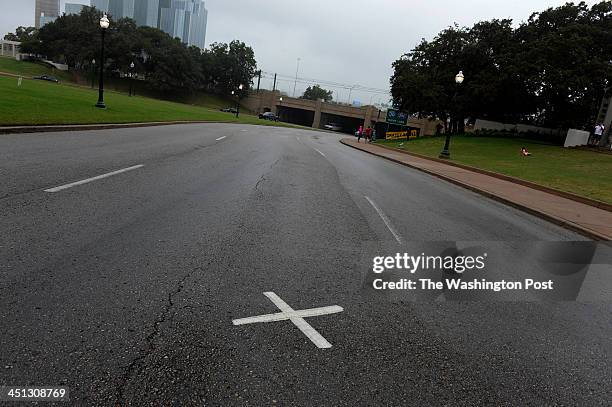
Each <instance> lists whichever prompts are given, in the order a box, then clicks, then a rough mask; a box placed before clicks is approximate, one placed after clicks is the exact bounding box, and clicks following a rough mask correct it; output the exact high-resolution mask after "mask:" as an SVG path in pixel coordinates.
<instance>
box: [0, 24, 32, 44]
mask: <svg viewBox="0 0 612 407" xmlns="http://www.w3.org/2000/svg"><path fill="white" fill-rule="evenodd" d="M36 33H37V31H36V28H34V27H22V26H19V27H17V29H16V30H15V32H14V33H8V34H6V35H5V36H4V39H5V40H7V41H18V42H26V41H30V40H32V39H33V38H34V37H35V36H36Z"/></svg>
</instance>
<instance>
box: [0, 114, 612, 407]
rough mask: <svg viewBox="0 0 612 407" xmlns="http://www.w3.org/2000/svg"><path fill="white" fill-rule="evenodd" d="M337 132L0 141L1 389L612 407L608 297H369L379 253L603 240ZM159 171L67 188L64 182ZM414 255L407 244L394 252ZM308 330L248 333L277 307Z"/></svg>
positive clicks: (148, 398)
mask: <svg viewBox="0 0 612 407" xmlns="http://www.w3.org/2000/svg"><path fill="white" fill-rule="evenodd" d="M338 139H339V137H338V136H336V135H334V134H330V133H317V132H312V131H303V130H294V129H280V128H269V127H266V128H259V127H254V126H240V125H221V124H219V125H217V124H210V125H181V126H170V127H154V128H138V129H121V130H112V131H89V132H83V133H47V134H28V135H6V136H0V214H1V215H0V230H1V231H2V233H1V234H0V259H1V260H0V310H1V313H0V326H1V329H0V385H12V386H26V385H29V386H34V385H36V386H51V385H53V386H60V385H63V386H68V387H69V388H70V397H71V404H74V405H87V406H94V405H102V406H104V405H107V406H110V405H113V404H115V403H120V404H122V405H123V404H130V405H177V406H178V405H223V406H227V405H253V406H261V405H275V404H278V405H283V406H287V405H308V406H322V405H346V406H357V405H363V406H373V405H398V406H399V405H402V406H403V405H415V406H425V405H521V406H526V405H534V406H543V405H568V406H570V405H571V406H574V405H584V406H587V405H588V406H597V405H602V406H603V405H609V403H610V400H611V399H612V381H611V380H612V379H611V378H612V368H611V363H610V362H611V353H612V346H610V345H611V340H610V338H611V337H612V322H611V318H610V315H611V314H610V312H611V311H612V307H611V306H610V304H609V302H608V303H605V302H600V303H593V304H589V303H582V302H552V303H549V302H425V303H411V302H405V301H396V300H393V299H390V298H387V297H384V296H383V297H381V296H372V295H368V293H366V292H364V290H363V276H362V275H361V274H360V272H359V271H358V270H359V268H360V266H361V263H362V262H363V261H364V258H363V253H364V251H367V248H368V246H369V245H372V244H374V245H377V246H379V247H385V246H386V245H393V244H395V240H396V237H399V238H400V239H402V240H404V241H421V242H427V241H455V240H461V241H505V242H525V241H537V240H545V241H563V240H583V239H584V238H583V237H581V236H579V235H576V234H574V233H572V232H569V231H567V230H564V229H562V228H560V227H558V226H555V225H552V224H550V223H547V222H545V221H542V220H540V219H537V218H535V217H532V216H530V215H527V214H525V213H522V212H520V211H518V210H515V209H513V208H510V207H507V206H504V205H502V204H500V203H497V202H494V201H492V200H489V199H487V198H484V197H482V196H480V195H477V194H474V193H472V192H470V191H467V190H464V189H461V188H459V187H457V186H454V185H451V184H449V183H446V182H443V181H441V180H439V179H437V178H434V177H431V176H428V175H425V174H423V173H420V172H417V171H415V170H412V169H409V168H405V167H402V166H400V165H397V164H394V163H391V162H387V161H384V160H382V159H379V158H376V157H373V156H370V155H367V154H365V153H362V152H359V151H356V150H353V149H350V148H349V147H346V146H343V145H341V144H340V143H339V142H338ZM140 165H141V166H142V167H138V168H134V169H132V170H130V171H127V172H123V173H120V174H116V175H114V176H110V177H107V178H102V179H98V180H94V181H92V182H88V183H85V184H82V185H76V186H73V187H70V188H66V189H63V190H60V191H58V192H54V193H50V192H45V190H47V189H50V188H54V187H58V186H63V185H66V184H70V183H73V182H75V181H79V180H84V179H88V178H90V177H96V176H99V175H102V174H107V173H109V172H113V171H117V170H121V169H125V168H130V167H133V166H140ZM393 250H395V249H393ZM270 291H272V292H274V293H276V294H277V295H278V296H279V297H281V298H282V299H283V300H284V301H285V302H287V303H288V304H289V305H290V306H291V307H293V308H294V309H296V310H303V309H311V308H316V307H325V306H333V305H338V306H341V307H342V308H343V309H344V311H343V312H340V313H335V314H330V315H324V316H318V317H313V318H307V322H309V323H310V324H311V325H312V327H314V328H315V329H316V331H318V332H319V333H320V334H321V335H322V336H323V337H324V338H325V339H326V340H327V341H329V343H331V344H332V345H333V347H332V348H330V349H319V348H317V347H316V346H315V344H314V343H313V342H312V341H311V340H309V339H308V338H307V337H306V336H305V335H304V334H303V333H302V332H300V331H299V330H298V328H297V327H296V326H295V325H294V324H293V323H291V322H290V321H282V322H273V323H267V324H263V323H259V324H252V325H241V326H234V325H233V324H232V321H233V320H234V319H238V318H244V317H250V316H256V315H261V314H270V313H275V312H279V309H278V308H277V307H276V306H275V305H274V304H273V303H272V302H271V301H270V299H268V298H267V297H266V296H264V295H263V293H264V292H270Z"/></svg>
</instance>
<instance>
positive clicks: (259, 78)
mask: <svg viewBox="0 0 612 407" xmlns="http://www.w3.org/2000/svg"><path fill="white" fill-rule="evenodd" d="M260 84H261V69H260V70H259V75H258V77H257V93H259V85H260Z"/></svg>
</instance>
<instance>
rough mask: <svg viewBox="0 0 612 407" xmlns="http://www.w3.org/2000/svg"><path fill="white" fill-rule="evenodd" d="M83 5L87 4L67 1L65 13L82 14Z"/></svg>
mask: <svg viewBox="0 0 612 407" xmlns="http://www.w3.org/2000/svg"><path fill="white" fill-rule="evenodd" d="M83 7H85V5H83V4H77V3H66V5H65V6H64V14H66V15H70V14H81V11H83Z"/></svg>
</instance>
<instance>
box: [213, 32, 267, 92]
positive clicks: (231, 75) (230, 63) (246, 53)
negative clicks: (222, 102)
mask: <svg viewBox="0 0 612 407" xmlns="http://www.w3.org/2000/svg"><path fill="white" fill-rule="evenodd" d="M203 60H204V61H205V68H204V76H205V77H206V78H207V82H208V83H209V85H210V87H211V88H212V89H214V90H215V91H216V92H219V93H221V94H226V95H227V94H229V93H230V92H231V91H235V92H237V91H238V87H239V86H240V85H243V91H242V95H241V96H244V95H245V94H246V92H247V91H248V89H249V88H250V86H251V85H252V84H253V77H254V76H255V72H256V71H257V62H256V61H255V53H254V52H253V49H252V48H251V47H249V46H248V45H246V44H245V43H244V42H241V41H236V40H234V41H232V42H230V43H229V44H224V43H214V44H212V45H211V46H210V49H209V50H206V51H205V55H204V57H203ZM239 96H240V95H239Z"/></svg>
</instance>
